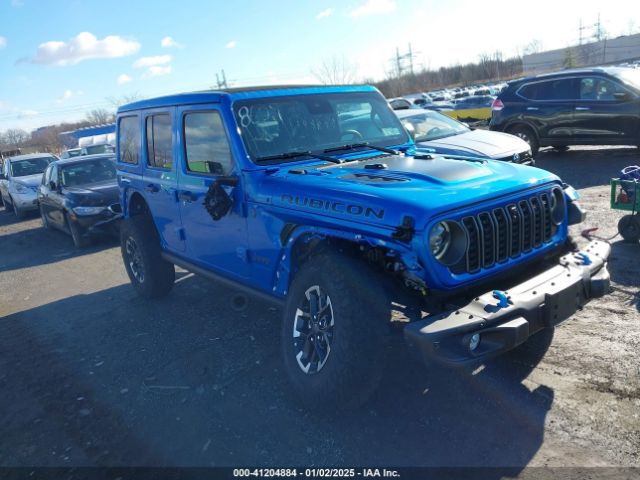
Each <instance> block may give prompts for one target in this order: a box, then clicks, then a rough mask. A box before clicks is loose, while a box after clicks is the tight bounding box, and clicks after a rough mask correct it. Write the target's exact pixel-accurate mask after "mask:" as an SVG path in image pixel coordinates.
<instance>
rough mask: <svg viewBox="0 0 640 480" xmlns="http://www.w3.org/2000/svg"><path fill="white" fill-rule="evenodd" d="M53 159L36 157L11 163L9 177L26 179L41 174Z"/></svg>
mask: <svg viewBox="0 0 640 480" xmlns="http://www.w3.org/2000/svg"><path fill="white" fill-rule="evenodd" d="M52 160H53V157H38V158H29V159H25V160H17V161H13V162H11V176H13V177H28V176H29V175H38V174H42V173H43V172H44V171H45V169H46V168H47V167H48V166H49V164H50V163H51V161H52Z"/></svg>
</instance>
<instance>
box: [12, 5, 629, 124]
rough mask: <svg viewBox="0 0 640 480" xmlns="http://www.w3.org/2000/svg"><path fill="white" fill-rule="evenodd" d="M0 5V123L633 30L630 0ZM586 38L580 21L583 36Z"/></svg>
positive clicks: (428, 63)
mask: <svg viewBox="0 0 640 480" xmlns="http://www.w3.org/2000/svg"><path fill="white" fill-rule="evenodd" d="M528 4H529V6H526V5H527V3H525V2H515V1H498V0H496V1H490V0H487V1H483V2H479V1H477V0H473V1H467V0H449V1H446V2H445V1H438V0H340V1H337V0H333V1H331V0H306V1H305V0H235V1H229V0H225V1H218V0H208V1H205V0H181V1H180V2H174V1H159V0H154V1H149V0H125V1H123V0H108V1H107V0H65V1H62V0H56V1H54V0H0V131H4V130H7V129H9V128H23V129H26V130H32V129H35V128H37V127H41V126H45V125H51V124H56V123H60V122H63V121H74V120H79V119H81V118H82V117H84V115H85V113H86V112H87V111H88V110H92V109H96V108H106V109H113V108H114V104H115V102H117V101H118V100H120V99H122V98H125V97H131V96H137V97H141V98H142V97H144V98H148V97H153V96H159V95H165V94H169V93H176V92H185V91H193V90H202V89H207V88H211V87H214V86H216V74H218V75H219V76H220V75H221V71H222V70H224V71H225V74H226V79H227V82H228V84H229V86H247V85H265V84H282V83H288V84H291V83H317V78H316V77H315V76H314V72H318V71H319V70H321V68H322V65H323V63H325V64H327V63H330V62H332V60H334V59H336V60H338V61H339V63H345V64H346V65H349V66H350V67H351V68H352V69H353V71H354V72H355V78H356V80H358V81H360V80H365V79H372V80H381V79H383V78H384V77H385V75H387V74H388V73H389V72H391V71H392V66H391V59H392V58H393V57H394V56H395V54H396V49H399V53H400V54H401V55H402V54H404V53H406V52H407V50H408V45H409V44H411V47H412V50H413V53H414V55H415V58H414V66H415V68H418V69H419V68H421V67H427V68H438V67H441V66H449V65H454V64H456V63H458V62H461V63H465V62H471V61H475V60H477V58H478V56H479V55H481V54H483V53H492V52H495V51H496V50H499V51H501V52H502V54H503V55H504V56H510V55H515V54H517V53H521V52H522V51H523V49H524V47H525V46H526V45H528V44H529V43H530V42H532V41H534V40H537V41H538V42H540V44H541V45H542V47H543V48H544V49H554V48H564V47H566V46H569V45H572V44H575V43H577V41H578V36H579V33H578V26H579V22H580V20H581V19H582V23H583V25H585V26H588V25H593V24H595V22H596V21H597V19H598V15H599V14H600V18H601V23H602V26H603V28H604V29H605V30H606V32H607V33H608V35H609V36H610V37H616V36H619V35H622V34H628V33H630V32H633V33H638V32H640V8H637V7H634V6H633V5H634V2H633V1H630V0H624V1H619V0H608V1H607V2H602V1H594V0H581V1H579V0H578V1H574V0H565V1H558V0H553V1H551V0H538V1H535V2H534V1H531V0H530V2H528ZM593 33H594V30H593V29H592V28H586V29H585V30H583V34H584V36H585V37H587V36H589V35H591V34H593Z"/></svg>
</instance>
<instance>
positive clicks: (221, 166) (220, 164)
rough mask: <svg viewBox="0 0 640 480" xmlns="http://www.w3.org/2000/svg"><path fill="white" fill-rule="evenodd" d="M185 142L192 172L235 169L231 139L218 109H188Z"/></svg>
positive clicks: (222, 172) (224, 173)
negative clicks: (190, 111) (198, 110)
mask: <svg viewBox="0 0 640 480" xmlns="http://www.w3.org/2000/svg"><path fill="white" fill-rule="evenodd" d="M184 143H185V154H186V159H187V169H188V170H189V171H190V172H197V173H205V174H211V175H228V174H229V173H230V172H231V170H232V169H233V161H232V160H231V149H230V148H229V141H228V140H227V135H226V133H225V131H224V126H223V125H222V119H221V118H220V114H219V113H218V112H194V113H187V114H186V115H185V116H184Z"/></svg>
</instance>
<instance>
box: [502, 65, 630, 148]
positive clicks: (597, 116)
mask: <svg viewBox="0 0 640 480" xmlns="http://www.w3.org/2000/svg"><path fill="white" fill-rule="evenodd" d="M490 128H491V130H497V131H500V132H507V133H512V134H514V135H518V136H519V137H521V138H522V139H523V140H525V141H526V142H527V143H529V145H531V150H532V152H533V154H534V155H535V153H536V152H537V151H538V149H539V148H540V147H542V146H553V147H556V148H558V149H565V148H567V146H568V145H638V146H640V70H638V69H635V68H625V67H601V68H592V69H579V70H565V71H563V72H557V73H552V74H545V75H538V76H535V77H528V78H523V79H519V80H516V81H512V82H510V83H509V85H508V87H507V88H506V89H505V90H503V91H502V93H500V95H499V96H498V98H497V99H496V100H495V101H494V102H493V105H492V117H491V122H490Z"/></svg>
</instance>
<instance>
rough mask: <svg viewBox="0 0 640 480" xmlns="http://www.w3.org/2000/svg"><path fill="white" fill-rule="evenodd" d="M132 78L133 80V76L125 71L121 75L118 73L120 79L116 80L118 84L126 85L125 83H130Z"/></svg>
mask: <svg viewBox="0 0 640 480" xmlns="http://www.w3.org/2000/svg"><path fill="white" fill-rule="evenodd" d="M132 80H133V78H131V77H130V76H129V75H127V74H126V73H123V74H121V75H118V79H117V80H116V82H117V83H118V85H124V84H125V83H129V82H131V81H132Z"/></svg>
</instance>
